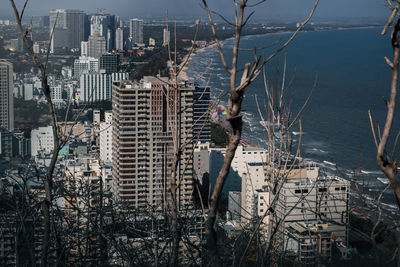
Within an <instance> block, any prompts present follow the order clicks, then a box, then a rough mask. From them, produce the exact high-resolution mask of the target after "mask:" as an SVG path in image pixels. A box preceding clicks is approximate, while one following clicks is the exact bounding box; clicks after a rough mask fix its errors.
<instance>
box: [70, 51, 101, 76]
mask: <svg viewBox="0 0 400 267" xmlns="http://www.w3.org/2000/svg"><path fill="white" fill-rule="evenodd" d="M84 71H88V72H98V71H99V60H98V59H97V58H92V57H83V56H82V57H79V59H75V62H74V77H75V78H79V77H80V76H81V74H82V73H83V72H84Z"/></svg>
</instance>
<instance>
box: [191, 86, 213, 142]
mask: <svg viewBox="0 0 400 267" xmlns="http://www.w3.org/2000/svg"><path fill="white" fill-rule="evenodd" d="M193 100H194V101H193V121H194V123H193V136H194V142H195V143H197V142H198V141H200V142H202V143H205V142H210V141H211V136H210V134H211V124H210V110H209V108H210V87H208V86H196V87H195V90H194V96H193Z"/></svg>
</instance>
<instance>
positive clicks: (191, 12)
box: [0, 0, 389, 21]
mask: <svg viewBox="0 0 400 267" xmlns="http://www.w3.org/2000/svg"><path fill="white" fill-rule="evenodd" d="M0 1H1V2H2V3H3V5H2V6H1V9H0V16H1V17H10V18H11V15H12V11H11V6H10V4H9V0H0ZM15 1H16V3H17V4H18V5H19V6H21V5H22V4H23V3H24V2H25V0H15ZM256 1H258V0H251V2H256ZM200 2H201V1H200V0H30V1H29V4H28V12H27V15H28V16H37V15H45V14H48V10H50V9H53V8H70V9H72V8H73V9H81V10H84V11H86V12H88V13H94V12H96V8H105V11H104V12H105V13H111V14H115V15H119V16H120V17H122V18H131V17H140V18H148V17H152V16H162V15H163V14H164V13H165V10H166V9H168V11H169V13H170V15H171V17H172V16H177V15H183V16H191V17H201V16H204V14H205V13H204V10H203V9H201V8H200V5H199V4H200ZM208 2H209V5H210V7H212V8H213V9H215V10H217V11H220V12H223V13H224V14H232V12H231V11H232V2H233V1H232V0H208ZM384 2H385V1H384V0H320V4H319V6H318V9H317V11H316V14H315V18H317V19H319V20H323V19H326V20H331V19H336V18H339V19H350V20H351V19H354V18H371V19H379V18H381V19H383V18H384V17H386V16H387V15H388V13H389V11H388V9H387V8H386V7H384V6H383V4H384ZM313 3H314V1H313V0H267V1H266V3H264V4H262V5H261V6H259V7H257V10H256V14H255V18H258V19H268V18H270V19H272V20H280V21H285V20H288V21H294V20H299V19H301V18H303V17H304V16H306V15H307V14H308V12H309V10H310V9H311V7H312V6H313Z"/></svg>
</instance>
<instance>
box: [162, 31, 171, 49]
mask: <svg viewBox="0 0 400 267" xmlns="http://www.w3.org/2000/svg"><path fill="white" fill-rule="evenodd" d="M169 38H170V31H169V30H168V29H164V30H163V46H167V45H168V43H169Z"/></svg>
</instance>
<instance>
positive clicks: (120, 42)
mask: <svg viewBox="0 0 400 267" xmlns="http://www.w3.org/2000/svg"><path fill="white" fill-rule="evenodd" d="M115 49H116V50H118V51H119V50H124V31H123V30H122V28H118V29H117V30H116V31H115Z"/></svg>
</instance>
